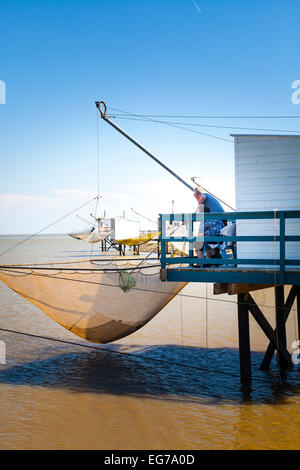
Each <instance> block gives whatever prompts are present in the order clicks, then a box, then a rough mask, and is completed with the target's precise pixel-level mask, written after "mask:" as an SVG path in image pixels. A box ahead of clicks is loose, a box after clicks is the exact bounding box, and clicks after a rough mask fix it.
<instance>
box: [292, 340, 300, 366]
mask: <svg viewBox="0 0 300 470" xmlns="http://www.w3.org/2000/svg"><path fill="white" fill-rule="evenodd" d="M292 348H293V353H292V362H293V364H295V365H298V364H300V341H299V340H295V341H293V342H292Z"/></svg>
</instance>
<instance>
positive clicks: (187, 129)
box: [111, 108, 234, 143]
mask: <svg viewBox="0 0 300 470" xmlns="http://www.w3.org/2000/svg"><path fill="white" fill-rule="evenodd" d="M111 109H114V108H111ZM116 111H120V110H116ZM121 112H123V113H126V114H127V115H129V116H137V115H136V114H133V113H128V112H127V111H121ZM145 120H146V121H148V122H156V123H159V124H164V125H167V126H171V127H176V128H177V129H182V130H185V131H188V132H193V133H194V134H200V135H204V136H206V137H212V138H214V139H219V140H225V141H227V142H231V143H233V142H234V141H233V140H232V139H225V138H224V137H219V136H216V135H212V134H207V133H205V132H200V131H196V130H195V129H189V128H188V127H183V126H178V125H177V124H172V123H171V122H167V121H159V120H157V119H150V118H145Z"/></svg>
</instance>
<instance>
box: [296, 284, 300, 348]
mask: <svg viewBox="0 0 300 470" xmlns="http://www.w3.org/2000/svg"><path fill="white" fill-rule="evenodd" d="M296 296H297V323H298V340H300V287H299V286H297V287H296Z"/></svg>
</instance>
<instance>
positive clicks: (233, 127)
mask: <svg viewBox="0 0 300 470" xmlns="http://www.w3.org/2000/svg"><path fill="white" fill-rule="evenodd" d="M109 117H110V118H111V119H113V118H115V119H116V118H117V119H126V120H127V121H141V122H160V123H163V124H177V125H184V126H191V127H209V128H216V129H241V130H245V131H267V132H293V133H296V134H299V130H289V129H268V128H258V127H240V126H220V125H216V124H199V123H195V122H174V121H154V120H151V121H150V120H149V119H145V118H142V117H140V118H139V117H136V118H134V117H130V116H126V115H125V116H124V115H122V114H112V115H109Z"/></svg>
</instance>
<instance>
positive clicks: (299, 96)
mask: <svg viewBox="0 0 300 470" xmlns="http://www.w3.org/2000/svg"><path fill="white" fill-rule="evenodd" d="M292 88H295V91H293V93H292V96H291V99H292V103H293V104H299V103H300V80H294V81H293V82H292Z"/></svg>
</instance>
